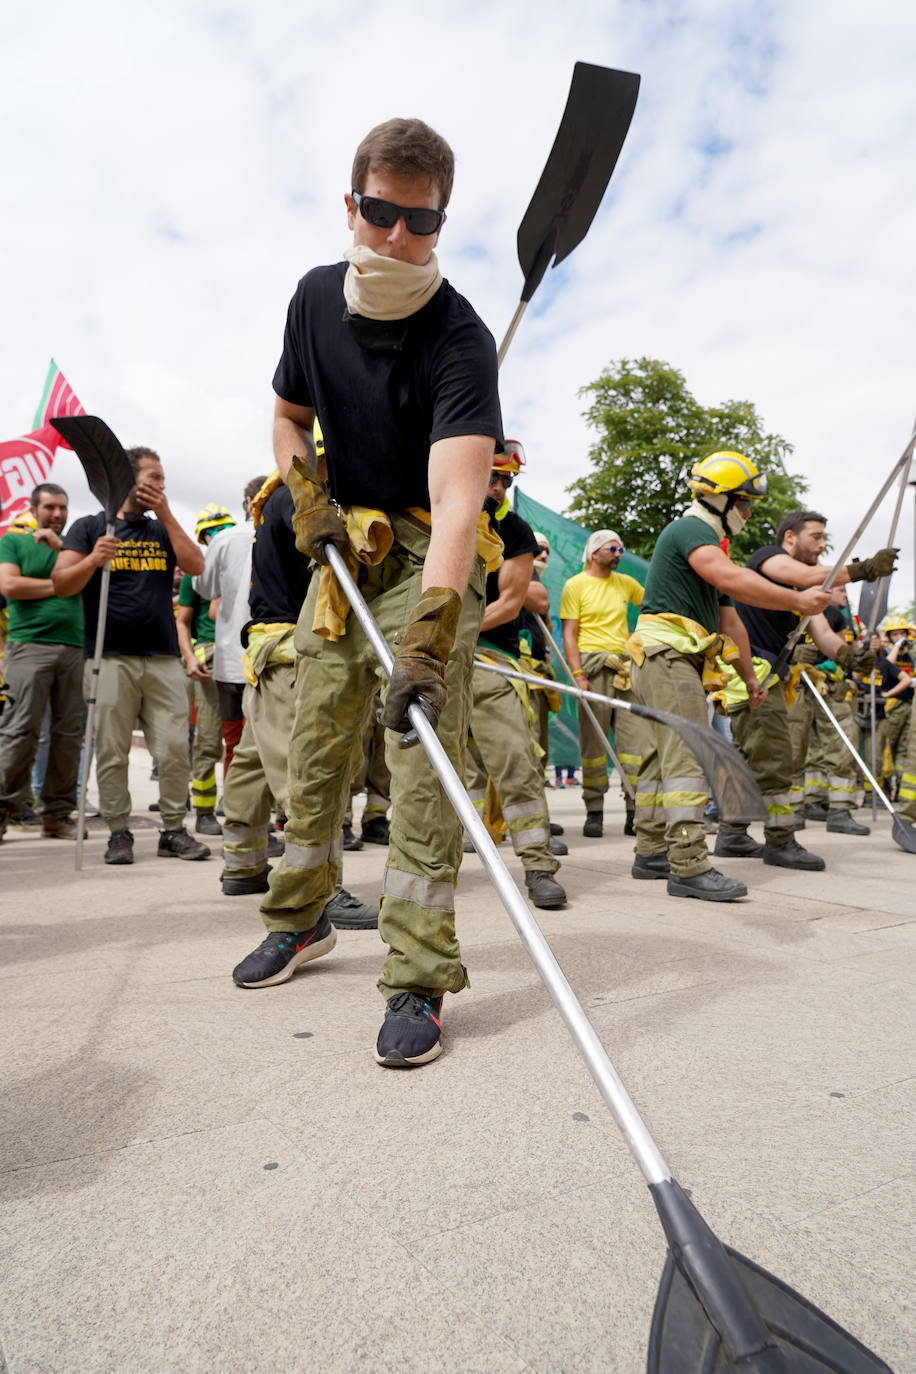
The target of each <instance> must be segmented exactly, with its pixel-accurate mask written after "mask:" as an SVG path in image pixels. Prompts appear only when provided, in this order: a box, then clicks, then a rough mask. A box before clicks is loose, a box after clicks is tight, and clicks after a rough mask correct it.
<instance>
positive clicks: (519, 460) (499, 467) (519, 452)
mask: <svg viewBox="0 0 916 1374" xmlns="http://www.w3.org/2000/svg"><path fill="white" fill-rule="evenodd" d="M524 466H525V450H524V449H523V448H522V446H521V444H520V443H519V441H518V440H517V439H504V440H503V450H502V452H501V453H494V454H493V462H492V464H491V470H492V471H493V472H513V473H514V472H521V470H522V468H523V467H524Z"/></svg>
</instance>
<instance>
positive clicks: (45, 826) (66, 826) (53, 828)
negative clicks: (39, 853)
mask: <svg viewBox="0 0 916 1374" xmlns="http://www.w3.org/2000/svg"><path fill="white" fill-rule="evenodd" d="M78 830H79V826H78V825H77V823H76V821H71V819H70V817H69V816H44V817H43V818H42V822H41V833H42V835H43V836H44V838H45V839H46V840H75V839H76V836H77V831H78ZM88 836H89V831H88V830H84V831H83V839H84V840H85V839H87V838H88Z"/></svg>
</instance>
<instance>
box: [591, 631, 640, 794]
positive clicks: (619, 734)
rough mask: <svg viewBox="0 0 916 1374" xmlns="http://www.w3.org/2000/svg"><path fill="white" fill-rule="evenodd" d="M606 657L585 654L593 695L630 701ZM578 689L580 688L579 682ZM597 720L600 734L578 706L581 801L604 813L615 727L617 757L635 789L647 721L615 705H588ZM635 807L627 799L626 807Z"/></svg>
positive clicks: (593, 703)
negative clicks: (610, 735)
mask: <svg viewBox="0 0 916 1374" xmlns="http://www.w3.org/2000/svg"><path fill="white" fill-rule="evenodd" d="M606 657H607V655H606V654H602V653H596V654H583V655H582V669H583V672H584V673H585V676H586V677H587V678H588V680H589V682H590V683H591V685H592V691H593V692H600V693H601V694H602V695H603V696H606V697H617V698H618V699H619V700H620V701H629V700H630V692H629V691H625V692H624V691H621V690H620V688H619V687H615V686H614V670H613V668H608V667H606V666H605V662H604V660H605V658H606ZM576 686H579V684H578V683H576ZM589 705H590V706H591V708H592V710H593V712H594V713H595V718H596V719H597V721H598V724H599V725H600V727H601V732H600V733H599V732H598V731H597V730H596V729H595V727H594V725H593V724H592V722H591V721H590V720H589V718H588V712H587V711H584V710H583V709H582V705H581V704H580V705H579V752H580V753H581V755H582V800H583V802H584V803H585V809H586V811H603V810H604V794H605V792H607V790H608V755H607V750H606V749H605V747H604V743H605V740H606V739H607V737H608V733H609V732H610V729H611V722H612V720H613V725H614V743H615V745H616V753H617V757H618V758H619V759H620V762H621V763H622V764H623V768H624V772H625V773H626V775H627V778H628V780H629V782H630V784H631V786H632V787H634V788H635V786H636V779H637V777H638V776H639V765H640V762H641V760H642V750H643V742H644V740H645V737H646V736H645V722H644V721H642V720H640V719H639V718H638V717H637V716H634V715H633V714H632V713H631V712H630V711H615V710H614V708H613V706H606V705H605V704H604V702H600V701H592V702H589ZM631 805H632V803H631V802H630V800H629V798H627V808H629V807H630V806H631Z"/></svg>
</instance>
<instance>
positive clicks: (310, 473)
mask: <svg viewBox="0 0 916 1374" xmlns="http://www.w3.org/2000/svg"><path fill="white" fill-rule="evenodd" d="M286 485H287V486H288V487H289V489H290V493H291V494H292V498H293V501H294V502H295V506H296V509H295V510H294V512H293V530H294V531H295V534H296V548H297V549H298V550H299V552H300V553H304V554H305V556H306V558H313V559H314V560H315V562H316V563H321V564H325V563H327V561H328V560H327V557H326V555H325V552H324V545H325V544H326V543H328V542H330V543H331V544H333V545H334V547H335V548H337V549H339V550H340V552H341V553H342V554H343V553H346V551H347V549H348V548H349V547H350V541H349V539H348V538H347V531H346V530H345V529H344V526H343V521H342V520H341V518H340V516H339V515H338V514H337V511H336V510H335V509H334V507H333V506H332V505H331V503H330V501H329V500H328V497H327V493H326V491H325V489H324V483H323V482H322V481H321V479H320V477H319V476H318V474H317V473H316V472H315V470H314V469H313V468H312V467H311V465H310V464H309V462H308V460H307V459H305V458H299V457H296V458H294V459H293V465H292V467H291V468H290V470H289V474H288V476H287V478H286Z"/></svg>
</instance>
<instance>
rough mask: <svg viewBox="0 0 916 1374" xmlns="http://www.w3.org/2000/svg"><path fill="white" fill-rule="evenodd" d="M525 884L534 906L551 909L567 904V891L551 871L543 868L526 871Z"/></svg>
mask: <svg viewBox="0 0 916 1374" xmlns="http://www.w3.org/2000/svg"><path fill="white" fill-rule="evenodd" d="M525 886H526V887H527V889H528V896H529V897H530V898H531V902H532V905H533V906H536V907H540V908H542V909H543V910H545V911H550V910H553V909H554V908H556V907H561V906H565V905H566V893H565V891H564V890H563V888H562V887H561V886H560V884H559V883H558V882H556V881H555V879H554V877H553V874H551V873H546V872H544V871H543V870H542V869H535V870H534V871H533V872H531V873H526V874H525Z"/></svg>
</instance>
